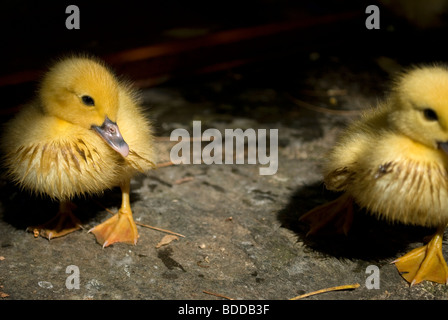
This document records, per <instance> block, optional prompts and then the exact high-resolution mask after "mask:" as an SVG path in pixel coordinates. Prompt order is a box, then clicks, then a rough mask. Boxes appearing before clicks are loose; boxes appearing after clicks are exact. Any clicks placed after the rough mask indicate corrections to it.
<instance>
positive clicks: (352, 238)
mask: <svg viewBox="0 0 448 320" xmlns="http://www.w3.org/2000/svg"><path fill="white" fill-rule="evenodd" d="M338 196H340V194H337V193H334V192H331V191H328V190H326V189H325V186H324V185H323V184H322V183H317V184H313V185H307V186H303V187H300V188H298V189H297V190H295V192H293V194H292V195H291V196H290V199H289V202H288V204H287V205H286V207H285V208H284V209H283V210H281V211H280V212H279V213H278V220H279V221H280V223H281V225H282V227H284V228H287V229H289V230H291V231H293V232H294V233H295V234H296V235H297V237H298V240H300V241H303V242H304V244H305V245H306V246H308V247H310V248H312V249H313V250H316V251H319V252H321V253H324V254H327V255H330V256H333V257H336V258H346V259H362V260H368V261H380V260H391V259H395V258H397V257H398V256H399V255H400V253H403V252H405V251H406V250H408V247H409V244H410V243H412V242H421V241H423V238H424V237H426V236H429V235H431V234H433V233H434V232H435V229H431V228H424V227H417V226H408V225H403V224H390V223H387V222H386V221H380V220H378V219H376V218H375V217H374V216H372V215H370V214H369V213H368V212H367V211H366V210H364V209H361V208H359V207H357V206H356V205H355V217H354V221H353V224H352V227H351V228H350V231H349V233H348V234H347V235H343V234H336V233H334V232H333V233H332V232H325V234H324V233H320V234H316V235H312V236H307V232H308V230H309V226H308V225H307V224H306V223H305V222H301V221H299V219H300V217H301V216H302V215H304V214H305V213H307V212H308V211H309V210H311V209H313V208H314V207H316V206H318V205H320V204H323V203H325V202H328V201H331V200H334V199H336V198H337V197H338Z"/></svg>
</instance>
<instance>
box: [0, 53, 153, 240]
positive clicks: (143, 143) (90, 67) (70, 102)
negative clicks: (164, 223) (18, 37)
mask: <svg viewBox="0 0 448 320" xmlns="http://www.w3.org/2000/svg"><path fill="white" fill-rule="evenodd" d="M152 146H153V144H152V135H151V125H150V123H149V121H148V120H147V119H146V118H145V116H144V115H143V113H142V111H141V110H140V107H139V106H138V104H137V99H136V95H135V93H134V91H132V89H131V88H130V86H129V85H127V84H125V83H123V82H121V81H118V80H117V78H116V77H115V76H114V75H113V74H112V72H111V71H109V69H108V68H107V67H105V66H104V65H103V64H102V63H101V62H99V61H96V60H94V59H91V58H87V57H71V58H66V59H63V60H61V61H59V62H58V63H56V64H55V65H54V66H53V67H52V68H51V69H50V70H49V71H48V73H47V74H46V75H45V76H44V77H43V79H42V82H41V84H40V87H39V93H38V96H37V98H36V99H35V100H34V101H33V102H31V103H30V104H28V105H27V106H25V107H24V108H23V109H22V110H21V111H20V113H19V114H17V115H16V117H15V118H13V119H12V120H11V121H9V122H8V123H7V124H6V127H5V133H4V135H3V137H2V149H3V152H4V154H5V156H4V164H5V166H6V169H7V173H8V175H9V177H10V178H11V179H12V180H13V181H14V182H16V183H17V184H18V185H20V186H21V187H22V188H24V189H28V190H30V191H32V192H33V193H36V194H43V195H48V196H50V197H51V198H54V199H57V200H59V201H60V209H59V212H58V214H57V215H56V217H55V218H54V219H52V220H51V221H49V222H48V223H46V224H44V225H42V226H39V227H36V228H34V229H33V230H34V232H35V233H39V234H41V235H42V236H44V237H47V238H49V239H50V238H53V237H58V236H63V235H65V234H67V233H69V232H72V231H74V230H77V229H79V228H80V227H81V226H80V223H79V221H78V219H77V218H76V217H75V216H74V215H73V214H72V212H71V209H72V205H71V202H70V200H71V199H72V198H73V197H75V196H78V195H82V194H98V193H101V192H102V191H104V190H105V189H108V188H112V187H115V186H120V187H121V190H122V204H121V208H120V210H119V212H118V213H117V214H116V215H114V216H113V217H112V218H110V219H108V220H107V221H105V222H104V223H102V224H100V225H98V226H96V227H95V228H93V229H92V230H90V231H91V232H92V233H93V234H94V235H95V236H96V239H97V241H98V242H99V243H100V244H102V245H103V247H106V246H108V245H111V244H113V243H115V242H125V243H131V244H136V243H137V238H138V232H137V228H136V225H135V222H134V220H133V217H132V211H131V207H130V202H129V192H130V179H131V177H133V176H134V175H135V174H136V173H138V172H146V171H147V170H149V169H151V168H153V167H154V162H155V157H154V151H153V148H152Z"/></svg>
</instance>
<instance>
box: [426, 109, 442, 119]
mask: <svg viewBox="0 0 448 320" xmlns="http://www.w3.org/2000/svg"><path fill="white" fill-rule="evenodd" d="M423 116H424V117H425V119H426V120H428V121H437V120H439V117H438V116H437V113H436V112H435V111H434V110H432V109H430V108H426V109H423Z"/></svg>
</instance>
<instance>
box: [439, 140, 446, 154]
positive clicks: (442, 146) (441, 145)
mask: <svg viewBox="0 0 448 320" xmlns="http://www.w3.org/2000/svg"><path fill="white" fill-rule="evenodd" d="M437 146H438V147H439V149H442V150H443V151H445V153H446V154H448V141H447V142H439V143H437Z"/></svg>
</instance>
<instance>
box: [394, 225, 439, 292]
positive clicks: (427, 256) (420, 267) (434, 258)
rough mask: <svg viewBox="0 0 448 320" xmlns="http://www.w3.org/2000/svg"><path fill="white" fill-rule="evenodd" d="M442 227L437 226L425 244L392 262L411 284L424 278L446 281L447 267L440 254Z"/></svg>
mask: <svg viewBox="0 0 448 320" xmlns="http://www.w3.org/2000/svg"><path fill="white" fill-rule="evenodd" d="M444 229H445V227H441V228H438V230H437V233H436V234H435V235H434V236H433V237H432V239H431V240H430V241H429V242H428V243H427V244H426V245H424V246H422V247H419V248H416V249H414V250H412V251H410V252H409V253H407V254H405V255H404V256H402V257H400V258H398V259H396V260H395V261H393V262H392V263H394V264H395V266H396V267H397V269H398V271H399V272H400V274H401V276H402V277H403V278H404V279H405V280H406V281H408V282H409V283H410V285H411V286H413V285H415V284H418V283H420V282H422V281H424V280H427V281H433V282H437V283H443V284H447V283H448V267H447V264H446V262H445V259H444V257H443V254H442V239H443V232H444Z"/></svg>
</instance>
